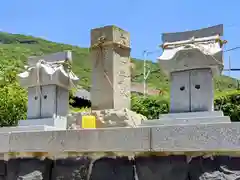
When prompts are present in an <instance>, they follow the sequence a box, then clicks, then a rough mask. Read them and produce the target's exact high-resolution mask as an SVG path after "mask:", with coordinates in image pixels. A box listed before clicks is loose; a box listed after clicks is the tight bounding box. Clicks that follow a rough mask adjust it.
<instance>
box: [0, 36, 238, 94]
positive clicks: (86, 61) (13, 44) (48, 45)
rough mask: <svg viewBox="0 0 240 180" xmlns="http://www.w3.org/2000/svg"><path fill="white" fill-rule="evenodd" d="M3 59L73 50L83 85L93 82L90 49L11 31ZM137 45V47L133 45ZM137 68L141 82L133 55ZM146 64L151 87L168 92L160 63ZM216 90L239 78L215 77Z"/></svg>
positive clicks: (0, 49) (1, 50) (0, 52)
mask: <svg viewBox="0 0 240 180" xmlns="http://www.w3.org/2000/svg"><path fill="white" fill-rule="evenodd" d="M0 42H1V43H2V44H0V60H1V63H3V62H4V63H6V62H7V63H6V64H7V65H8V63H9V61H10V62H12V61H19V62H18V63H19V65H20V66H21V67H22V66H23V64H25V63H26V60H27V58H28V56H38V55H42V54H48V53H53V52H58V51H64V50H71V51H72V52H73V71H74V73H76V74H77V75H78V76H79V77H80V78H81V81H80V85H82V86H83V87H85V88H86V89H89V87H90V85H91V78H90V77H91V60H90V58H89V49H88V48H81V47H77V46H71V45H67V44H61V43H55V42H51V41H47V40H44V39H40V38H35V37H32V36H25V35H20V34H9V33H4V32H0ZM133 48H134V47H133ZM132 62H133V63H134V64H135V68H134V69H133V71H132V81H133V82H137V83H141V82H142V81H143V61H141V60H137V59H134V58H132ZM147 66H148V67H149V68H150V69H151V70H152V73H151V74H150V76H149V78H148V80H147V83H148V86H149V87H152V88H156V89H161V90H163V91H168V89H169V81H168V78H167V77H166V76H165V75H164V74H163V73H162V71H161V70H159V65H158V64H156V63H153V62H151V61H148V62H147ZM215 87H216V90H217V91H225V90H228V89H236V81H235V79H233V78H230V77H227V76H221V77H218V78H216V79H215Z"/></svg>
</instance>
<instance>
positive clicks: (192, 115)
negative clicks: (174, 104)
mask: <svg viewBox="0 0 240 180" xmlns="http://www.w3.org/2000/svg"><path fill="white" fill-rule="evenodd" d="M218 116H224V115H223V112H222V111H212V112H209V111H203V112H187V113H169V114H160V115H159V120H169V119H182V118H185V119H186V118H209V117H218Z"/></svg>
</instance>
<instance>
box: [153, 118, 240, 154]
mask: <svg viewBox="0 0 240 180" xmlns="http://www.w3.org/2000/svg"><path fill="white" fill-rule="evenodd" d="M239 137H240V123H238V122H236V123H217V124H210V123H209V124H198V125H188V126H186V125H175V126H157V127H152V128H151V138H152V139H151V142H152V146H151V149H152V151H239V150H240V138H239Z"/></svg>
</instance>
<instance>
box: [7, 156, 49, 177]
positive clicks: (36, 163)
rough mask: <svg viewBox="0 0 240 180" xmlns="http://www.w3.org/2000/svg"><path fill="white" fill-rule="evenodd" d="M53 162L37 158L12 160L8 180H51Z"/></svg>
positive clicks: (9, 162) (9, 163)
mask: <svg viewBox="0 0 240 180" xmlns="http://www.w3.org/2000/svg"><path fill="white" fill-rule="evenodd" d="M51 169H52V161H51V160H49V159H45V160H40V159H36V158H23V159H22V158H19V159H10V160H9V161H8V163H7V178H6V179H7V180H43V179H44V180H50V174H51Z"/></svg>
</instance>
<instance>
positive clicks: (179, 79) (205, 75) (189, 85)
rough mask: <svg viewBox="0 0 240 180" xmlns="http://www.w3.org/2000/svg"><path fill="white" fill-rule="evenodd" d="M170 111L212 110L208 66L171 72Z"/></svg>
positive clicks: (210, 75)
mask: <svg viewBox="0 0 240 180" xmlns="http://www.w3.org/2000/svg"><path fill="white" fill-rule="evenodd" d="M171 81H172V84H171V103H170V112H172V113H180V112H198V111H213V93H214V92H213V90H214V88H213V75H212V71H211V69H210V68H206V69H194V70H186V71H176V72H172V73H171Z"/></svg>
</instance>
